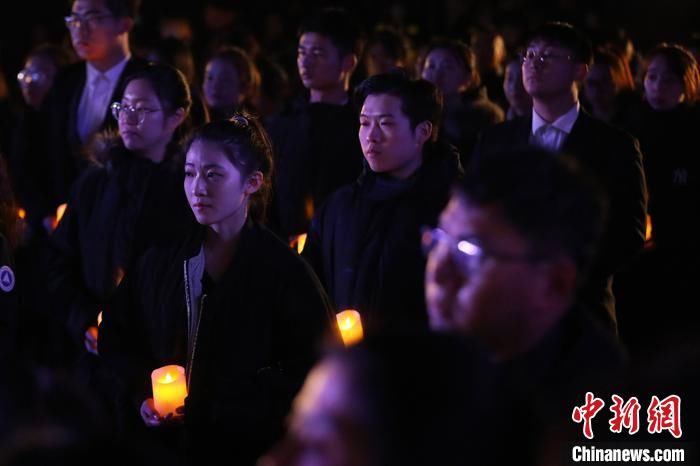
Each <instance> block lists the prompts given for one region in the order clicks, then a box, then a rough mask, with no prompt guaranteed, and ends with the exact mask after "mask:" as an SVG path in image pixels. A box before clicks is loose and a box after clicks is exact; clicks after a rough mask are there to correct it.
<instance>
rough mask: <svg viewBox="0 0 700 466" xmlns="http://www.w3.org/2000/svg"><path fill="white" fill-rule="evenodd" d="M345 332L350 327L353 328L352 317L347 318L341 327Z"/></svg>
mask: <svg viewBox="0 0 700 466" xmlns="http://www.w3.org/2000/svg"><path fill="white" fill-rule="evenodd" d="M341 327H342V328H343V330H347V329H349V328H350V327H352V320H350V317H346V318H345V320H344V321H343V325H341Z"/></svg>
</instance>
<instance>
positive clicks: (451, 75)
mask: <svg viewBox="0 0 700 466" xmlns="http://www.w3.org/2000/svg"><path fill="white" fill-rule="evenodd" d="M422 78H423V79H425V80H426V81H430V82H431V83H433V84H435V86H437V87H438V88H439V89H440V90H441V91H442V93H443V94H444V95H445V96H446V97H447V96H455V95H457V94H459V93H460V92H461V91H462V90H464V89H465V88H466V87H467V86H468V85H469V75H468V74H467V70H466V68H465V67H464V64H463V63H462V62H461V61H460V60H458V59H457V57H455V56H454V55H452V53H450V52H449V51H447V50H445V49H439V48H438V49H433V50H431V51H430V53H428V55H427V56H426V57H425V64H424V65H423V73H422Z"/></svg>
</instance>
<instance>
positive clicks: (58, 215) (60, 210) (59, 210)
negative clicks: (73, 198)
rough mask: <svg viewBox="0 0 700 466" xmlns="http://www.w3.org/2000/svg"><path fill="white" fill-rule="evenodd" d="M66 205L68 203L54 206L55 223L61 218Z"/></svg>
mask: <svg viewBox="0 0 700 466" xmlns="http://www.w3.org/2000/svg"><path fill="white" fill-rule="evenodd" d="M66 207H68V204H61V205H60V206H58V207H56V223H58V222H60V221H61V219H62V218H63V214H65V213H66Z"/></svg>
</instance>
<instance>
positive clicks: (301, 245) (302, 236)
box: [297, 233, 307, 254]
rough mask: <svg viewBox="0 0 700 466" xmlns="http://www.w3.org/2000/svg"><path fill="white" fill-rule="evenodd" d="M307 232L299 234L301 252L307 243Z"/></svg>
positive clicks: (298, 242) (298, 245) (298, 243)
mask: <svg viewBox="0 0 700 466" xmlns="http://www.w3.org/2000/svg"><path fill="white" fill-rule="evenodd" d="M306 236H307V235H306V233H302V234H301V235H299V239H298V240H297V252H298V253H299V254H301V252H302V251H303V250H304V246H305V245H306Z"/></svg>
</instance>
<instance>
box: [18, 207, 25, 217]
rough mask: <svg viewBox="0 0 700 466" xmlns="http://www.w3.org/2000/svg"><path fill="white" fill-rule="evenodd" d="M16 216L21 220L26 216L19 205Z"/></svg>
mask: <svg viewBox="0 0 700 466" xmlns="http://www.w3.org/2000/svg"><path fill="white" fill-rule="evenodd" d="M17 216H18V217H19V218H20V219H21V220H24V219H25V218H27V211H26V210H24V209H23V208H21V207H20V208H19V209H17Z"/></svg>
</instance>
